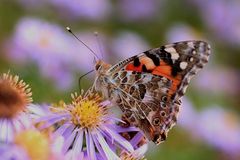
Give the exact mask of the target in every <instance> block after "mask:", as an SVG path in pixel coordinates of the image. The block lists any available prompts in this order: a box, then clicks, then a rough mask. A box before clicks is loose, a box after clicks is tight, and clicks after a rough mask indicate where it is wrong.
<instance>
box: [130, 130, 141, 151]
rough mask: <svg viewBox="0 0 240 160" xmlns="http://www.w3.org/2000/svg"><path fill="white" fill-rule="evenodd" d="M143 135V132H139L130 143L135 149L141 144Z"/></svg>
mask: <svg viewBox="0 0 240 160" xmlns="http://www.w3.org/2000/svg"><path fill="white" fill-rule="evenodd" d="M142 137H143V134H142V132H138V133H137V134H136V135H135V136H134V137H133V138H132V139H131V141H130V143H131V144H132V145H133V146H134V147H135V146H137V144H138V143H139V142H140V140H141V139H142Z"/></svg>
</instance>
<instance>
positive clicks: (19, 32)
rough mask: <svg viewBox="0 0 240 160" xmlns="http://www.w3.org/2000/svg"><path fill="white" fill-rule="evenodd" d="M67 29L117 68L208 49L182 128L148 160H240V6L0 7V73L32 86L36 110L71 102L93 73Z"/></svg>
mask: <svg viewBox="0 0 240 160" xmlns="http://www.w3.org/2000/svg"><path fill="white" fill-rule="evenodd" d="M66 26H70V27H71V28H72V30H73V32H74V33H75V34H76V35H78V37H80V39H81V40H83V41H84V42H85V43H86V44H87V45H88V46H89V47H90V48H91V49H93V50H94V51H95V52H96V53H97V54H98V56H99V57H102V58H103V59H104V60H105V61H106V62H108V63H111V64H115V63H117V62H118V61H120V60H123V59H125V58H127V57H130V56H131V55H135V54H138V53H140V52H142V51H145V50H148V49H150V48H153V47H159V46H160V45H164V44H167V43H172V42H176V41H184V40H191V39H200V40H205V41H207V42H209V43H210V44H211V46H212V55H211V57H210V61H209V64H208V65H207V66H206V67H205V68H204V69H203V70H202V71H201V72H200V73H199V74H198V75H197V76H196V77H194V79H193V80H192V83H191V84H190V86H189V89H188V91H187V94H186V96H185V98H184V100H183V106H182V110H181V112H180V115H179V122H178V125H177V126H176V127H174V128H173V129H172V130H171V131H170V133H169V137H168V139H167V141H166V142H165V143H163V144H161V145H160V146H157V147H156V146H154V145H150V148H151V149H149V151H148V152H147V155H146V158H147V159H149V160H154V159H162V160H176V159H177V160H191V159H194V160H202V159H205V160H239V159H240V116H239V115H240V98H239V96H240V94H239V93H240V92H239V91H240V83H239V82H240V1H239V0H212V1H209V0H182V1H167V0H131V1H130V0H121V1H116V0H71V1H69V0H41V1H39V0H1V2H0V72H1V73H3V72H8V71H10V72H11V73H16V74H18V75H19V76H20V77H22V78H23V79H24V80H25V81H26V82H27V83H29V84H30V86H31V88H32V90H33V99H34V102H35V103H43V102H45V103H52V102H57V101H59V100H61V99H63V100H66V101H68V100H70V96H69V95H70V94H69V93H71V92H74V91H78V78H79V77H80V76H81V75H83V74H84V73H86V72H88V71H90V70H91V69H93V66H94V63H93V55H92V54H91V53H90V51H89V50H88V49H86V47H84V46H83V45H82V44H81V43H79V42H78V41H77V40H76V39H74V37H73V36H72V35H70V34H69V33H68V32H67V31H66V30H65V27H66ZM95 31H97V32H98V37H96V36H95V35H94V32H95ZM93 78H94V74H90V75H88V76H86V77H85V78H84V79H83V80H82V82H81V83H82V86H83V88H84V89H87V88H88V87H89V86H90V85H91V84H92V83H93Z"/></svg>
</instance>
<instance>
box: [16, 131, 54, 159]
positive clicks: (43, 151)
mask: <svg viewBox="0 0 240 160" xmlns="http://www.w3.org/2000/svg"><path fill="white" fill-rule="evenodd" d="M14 141H15V144H17V145H18V146H21V147H22V148H23V149H24V150H25V151H26V152H27V154H28V156H29V157H30V159H32V160H34V159H41V160H48V159H49V157H50V144H49V139H48V137H47V136H46V135H44V134H41V133H40V132H39V131H37V130H26V131H22V132H20V133H18V134H17V135H16V136H15V140H14ZM33 146H34V147H33Z"/></svg>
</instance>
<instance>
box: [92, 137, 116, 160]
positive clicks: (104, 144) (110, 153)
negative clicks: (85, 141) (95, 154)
mask: <svg viewBox="0 0 240 160" xmlns="http://www.w3.org/2000/svg"><path fill="white" fill-rule="evenodd" d="M96 138H97V141H98V142H99V144H100V145H101V146H102V149H103V151H104V152H105V155H106V157H107V159H114V160H115V159H116V160H117V159H119V160H120V158H119V157H118V156H117V155H116V153H114V152H113V151H112V150H111V148H110V147H109V146H108V144H107V142H106V141H105V139H104V137H103V136H102V134H101V133H100V132H96Z"/></svg>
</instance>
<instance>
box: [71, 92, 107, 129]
mask: <svg viewBox="0 0 240 160" xmlns="http://www.w3.org/2000/svg"><path fill="white" fill-rule="evenodd" d="M72 97H73V102H72V107H73V108H72V109H71V110H70V112H71V114H72V122H73V123H74V124H75V125H78V126H80V127H82V128H88V129H92V128H96V127H98V126H99V124H100V123H101V122H102V117H103V116H104V115H105V110H104V107H101V106H100V101H101V97H100V96H99V95H97V94H95V95H91V96H87V97H85V98H82V97H81V96H73V95H72Z"/></svg>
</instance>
